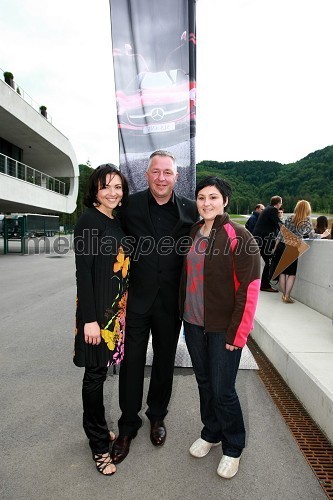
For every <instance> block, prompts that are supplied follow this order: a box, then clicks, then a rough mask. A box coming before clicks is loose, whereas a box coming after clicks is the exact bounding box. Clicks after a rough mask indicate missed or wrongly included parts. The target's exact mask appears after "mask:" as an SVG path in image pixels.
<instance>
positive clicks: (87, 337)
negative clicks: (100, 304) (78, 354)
mask: <svg viewBox="0 0 333 500" xmlns="http://www.w3.org/2000/svg"><path fill="white" fill-rule="evenodd" d="M84 341H85V343H86V344H93V345H99V344H100V342H101V330H100V328H99V324H98V323H97V321H93V322H92V323H85V324H84Z"/></svg>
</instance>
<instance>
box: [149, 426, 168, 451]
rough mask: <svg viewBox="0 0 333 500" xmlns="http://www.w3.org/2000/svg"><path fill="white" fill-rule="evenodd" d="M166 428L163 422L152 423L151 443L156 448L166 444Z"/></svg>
mask: <svg viewBox="0 0 333 500" xmlns="http://www.w3.org/2000/svg"><path fill="white" fill-rule="evenodd" d="M165 438H166V428H165V425H164V422H163V420H153V421H151V422H150V441H151V442H152V443H153V445H154V446H162V445H163V444H164V443H165Z"/></svg>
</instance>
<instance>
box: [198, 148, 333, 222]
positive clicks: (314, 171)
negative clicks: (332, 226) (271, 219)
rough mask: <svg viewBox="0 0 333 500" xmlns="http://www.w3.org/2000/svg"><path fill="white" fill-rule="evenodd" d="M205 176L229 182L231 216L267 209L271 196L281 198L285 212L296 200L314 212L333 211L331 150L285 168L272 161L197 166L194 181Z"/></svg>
mask: <svg viewBox="0 0 333 500" xmlns="http://www.w3.org/2000/svg"><path fill="white" fill-rule="evenodd" d="M207 175H217V176H219V177H223V178H224V179H226V180H227V181H228V182H230V184H231V186H232V190H233V196H232V200H231V204H230V208H229V211H230V212H233V213H247V212H248V210H250V211H251V210H252V209H253V207H254V206H255V205H256V204H257V203H263V204H264V205H267V204H268V203H269V200H270V198H271V197H272V196H274V195H280V196H282V198H283V206H284V208H285V211H287V212H291V211H292V210H293V208H294V206H295V204H296V202H297V200H299V199H305V200H308V201H310V203H311V205H312V210H313V211H316V212H331V211H333V146H327V147H326V148H324V149H321V150H318V151H315V152H314V153H310V154H309V155H307V156H306V157H305V158H303V159H301V160H299V161H297V162H296V163H289V164H287V165H283V164H281V163H277V162H273V161H239V162H233V161H227V162H217V161H202V162H200V163H198V164H197V180H200V179H202V178H203V177H205V176H207Z"/></svg>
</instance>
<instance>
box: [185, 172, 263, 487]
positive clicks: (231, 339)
mask: <svg viewBox="0 0 333 500" xmlns="http://www.w3.org/2000/svg"><path fill="white" fill-rule="evenodd" d="M230 197H231V187H230V185H229V184H228V183H227V182H226V181H224V180H222V179H219V178H218V177H207V178H205V179H203V180H202V181H200V182H199V184H198V185H197V188H196V201H197V207H198V211H199V214H200V216H201V217H202V219H201V220H200V221H199V222H197V223H196V224H194V226H193V227H192V230H191V232H190V244H191V246H190V248H189V251H188V254H187V257H186V259H184V264H183V272H182V278H181V286H180V310H181V316H182V318H183V321H184V332H185V340H186V344H187V347H188V351H189V354H190V356H191V360H192V366H193V370H194V373H195V376H196V380H197V383H198V388H199V397H200V413H201V420H202V423H203V428H202V431H201V437H200V438H199V439H197V440H196V441H195V442H194V443H193V444H192V446H191V447H190V450H189V452H190V454H191V455H193V456H194V457H197V458H202V457H204V456H205V455H207V453H208V452H209V451H210V449H211V448H212V447H213V446H218V445H220V444H221V443H222V458H221V460H220V463H219V465H218V468H217V473H218V474H219V476H221V477H223V478H228V479H229V478H232V477H233V476H234V475H235V474H236V473H237V471H238V467H239V461H240V457H241V454H242V450H243V448H244V447H245V426H244V421H243V414H242V409H241V406H240V403H239V399H238V395H237V392H236V389H235V381H236V376H237V371H238V367H239V362H240V358H241V354H242V348H243V347H244V345H245V344H246V341H247V337H248V335H249V333H250V331H251V330H252V328H253V319H254V314H255V309H256V305H257V300H258V295H259V287H260V254H259V249H258V246H257V243H256V241H255V239H254V238H253V236H252V235H251V234H250V233H249V231H247V230H246V229H245V228H244V227H243V226H242V225H240V224H237V223H235V222H232V221H231V220H230V219H229V216H228V214H227V213H226V212H225V211H224V210H225V207H226V206H227V205H228V203H229V201H230ZM221 284H223V285H221Z"/></svg>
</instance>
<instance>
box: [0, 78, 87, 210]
mask: <svg viewBox="0 0 333 500" xmlns="http://www.w3.org/2000/svg"><path fill="white" fill-rule="evenodd" d="M0 76H1V75H0ZM11 83H12V86H11V85H10V84H7V83H5V82H4V81H2V80H0V212H33V213H61V212H63V213H68V214H70V213H72V212H73V211H74V210H75V207H76V199H77V192H78V176H79V169H78V164H77V160H76V156H75V153H74V150H73V147H72V145H71V143H70V142H69V140H68V139H67V137H65V136H64V135H63V134H62V133H61V132H60V131H59V130H57V129H56V128H55V127H54V126H53V125H52V124H51V123H50V121H49V120H48V119H47V118H46V117H44V116H42V114H41V113H40V111H39V109H38V107H36V105H35V106H34V103H33V102H32V101H31V103H29V102H27V100H26V99H27V96H25V95H24V93H23V90H21V89H20V90H21V94H19V93H18V92H17V91H16V86H15V83H13V82H11ZM59 177H62V178H66V179H68V180H69V182H70V187H69V190H68V189H67V191H66V186H65V184H64V183H63V182H61V181H59V180H58V178H59Z"/></svg>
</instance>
